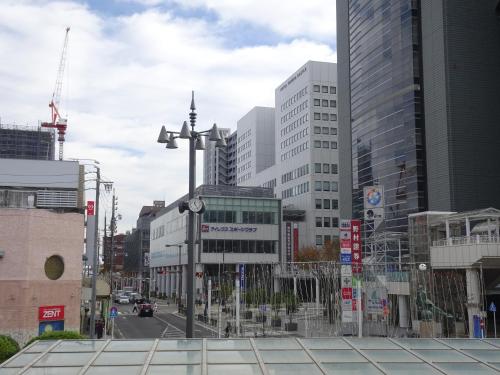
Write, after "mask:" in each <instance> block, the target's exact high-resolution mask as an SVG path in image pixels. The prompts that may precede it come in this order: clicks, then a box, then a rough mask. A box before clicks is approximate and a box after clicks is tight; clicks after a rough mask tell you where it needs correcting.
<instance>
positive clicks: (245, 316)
mask: <svg viewBox="0 0 500 375" xmlns="http://www.w3.org/2000/svg"><path fill="white" fill-rule="evenodd" d="M243 317H244V319H252V312H251V311H245V314H244V315H243Z"/></svg>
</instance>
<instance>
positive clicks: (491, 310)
mask: <svg viewBox="0 0 500 375" xmlns="http://www.w3.org/2000/svg"><path fill="white" fill-rule="evenodd" d="M489 310H490V312H497V307H496V306H495V303H493V302H491V304H490V309H489Z"/></svg>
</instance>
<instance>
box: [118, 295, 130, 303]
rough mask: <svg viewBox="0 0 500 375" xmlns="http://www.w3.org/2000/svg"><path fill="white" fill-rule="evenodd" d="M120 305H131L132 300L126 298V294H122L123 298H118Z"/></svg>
mask: <svg viewBox="0 0 500 375" xmlns="http://www.w3.org/2000/svg"><path fill="white" fill-rule="evenodd" d="M118 303H120V304H122V303H130V300H129V298H128V296H126V295H125V294H122V295H121V296H118Z"/></svg>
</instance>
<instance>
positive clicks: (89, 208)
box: [87, 201, 95, 216]
mask: <svg viewBox="0 0 500 375" xmlns="http://www.w3.org/2000/svg"><path fill="white" fill-rule="evenodd" d="M94 207H95V204H94V201H87V216H94Z"/></svg>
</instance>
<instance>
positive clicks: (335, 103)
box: [323, 100, 337, 108]
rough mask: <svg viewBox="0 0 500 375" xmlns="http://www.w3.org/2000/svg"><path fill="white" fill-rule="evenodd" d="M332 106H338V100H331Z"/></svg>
mask: <svg viewBox="0 0 500 375" xmlns="http://www.w3.org/2000/svg"><path fill="white" fill-rule="evenodd" d="M323 107H324V106H323ZM330 107H332V108H337V101H336V100H330Z"/></svg>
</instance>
